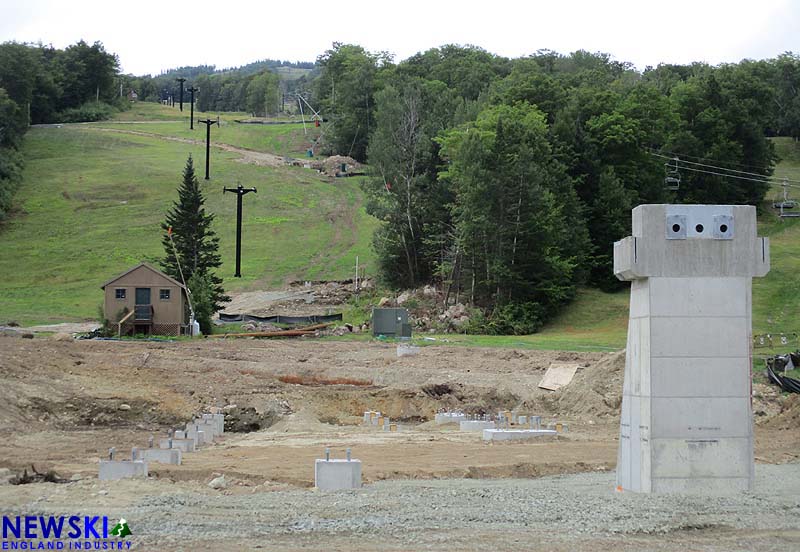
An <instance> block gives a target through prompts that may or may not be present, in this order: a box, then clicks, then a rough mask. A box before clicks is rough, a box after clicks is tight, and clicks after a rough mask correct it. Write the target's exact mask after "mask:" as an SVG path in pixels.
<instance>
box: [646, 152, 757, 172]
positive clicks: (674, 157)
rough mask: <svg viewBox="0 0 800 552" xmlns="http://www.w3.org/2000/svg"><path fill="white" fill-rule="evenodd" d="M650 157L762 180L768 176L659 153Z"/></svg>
mask: <svg viewBox="0 0 800 552" xmlns="http://www.w3.org/2000/svg"><path fill="white" fill-rule="evenodd" d="M650 155H655V156H656V157H663V158H664V159H670V160H672V159H679V160H680V162H681V163H686V164H688V165H697V166H698V167H709V168H712V169H719V170H723V171H729V172H733V173H738V174H746V175H750V176H757V177H761V178H764V177H766V176H768V175H764V174H760V173H754V172H748V171H738V170H736V169H726V168H725V167H718V166H716V165H707V164H705V163H696V162H694V161H687V160H685V159H680V156H679V155H676V156H673V157H667V156H666V155H661V154H659V153H653V152H650Z"/></svg>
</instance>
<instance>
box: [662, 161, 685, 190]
mask: <svg viewBox="0 0 800 552" xmlns="http://www.w3.org/2000/svg"><path fill="white" fill-rule="evenodd" d="M664 172H665V173H666V176H665V177H664V187H665V188H666V189H667V190H670V191H673V192H677V191H678V189H679V188H680V187H681V173H680V171H678V158H677V157H675V158H674V159H673V160H671V161H667V162H666V163H664Z"/></svg>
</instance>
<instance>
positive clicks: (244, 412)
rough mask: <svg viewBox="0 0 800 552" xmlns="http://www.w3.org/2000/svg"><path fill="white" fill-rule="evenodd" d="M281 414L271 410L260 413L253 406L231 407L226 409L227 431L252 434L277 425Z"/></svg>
mask: <svg viewBox="0 0 800 552" xmlns="http://www.w3.org/2000/svg"><path fill="white" fill-rule="evenodd" d="M279 419H280V414H279V413H278V412H277V411H275V410H273V409H269V410H267V411H265V412H262V413H259V412H258V411H257V410H256V409H255V408H253V407H252V406H248V407H241V406H235V405H234V406H231V407H229V408H226V409H225V431H228V432H231V433H250V432H251V431H259V430H262V429H267V428H268V427H271V426H273V425H275V423H276V422H277V421H278V420H279Z"/></svg>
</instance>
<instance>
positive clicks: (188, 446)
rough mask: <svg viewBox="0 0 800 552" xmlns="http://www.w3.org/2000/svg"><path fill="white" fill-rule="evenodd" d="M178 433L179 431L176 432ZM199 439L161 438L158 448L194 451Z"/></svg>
mask: <svg viewBox="0 0 800 552" xmlns="http://www.w3.org/2000/svg"><path fill="white" fill-rule="evenodd" d="M176 433H177V432H176ZM196 444H197V441H195V440H194V439H169V438H166V439H161V440H159V441H158V448H161V449H177V450H179V451H181V452H194V450H195V445H196Z"/></svg>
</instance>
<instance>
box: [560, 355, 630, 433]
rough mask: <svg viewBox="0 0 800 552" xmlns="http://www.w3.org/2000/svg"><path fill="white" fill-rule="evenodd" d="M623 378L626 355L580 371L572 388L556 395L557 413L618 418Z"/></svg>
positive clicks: (572, 383) (610, 356)
mask: <svg viewBox="0 0 800 552" xmlns="http://www.w3.org/2000/svg"><path fill="white" fill-rule="evenodd" d="M624 378H625V351H619V352H616V353H613V354H611V355H608V356H606V357H605V358H603V359H602V360H600V361H598V362H594V363H592V364H589V365H588V366H586V367H581V368H579V369H578V371H577V372H576V374H575V378H574V379H573V380H572V382H571V383H570V384H569V385H567V386H566V387H563V388H561V389H560V390H558V391H555V392H553V393H555V394H556V396H557V399H556V403H557V405H558V410H559V411H561V412H565V413H569V414H570V415H571V416H577V417H588V418H595V417H596V418H616V417H619V413H620V405H621V404H622V383H623V379H624Z"/></svg>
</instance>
